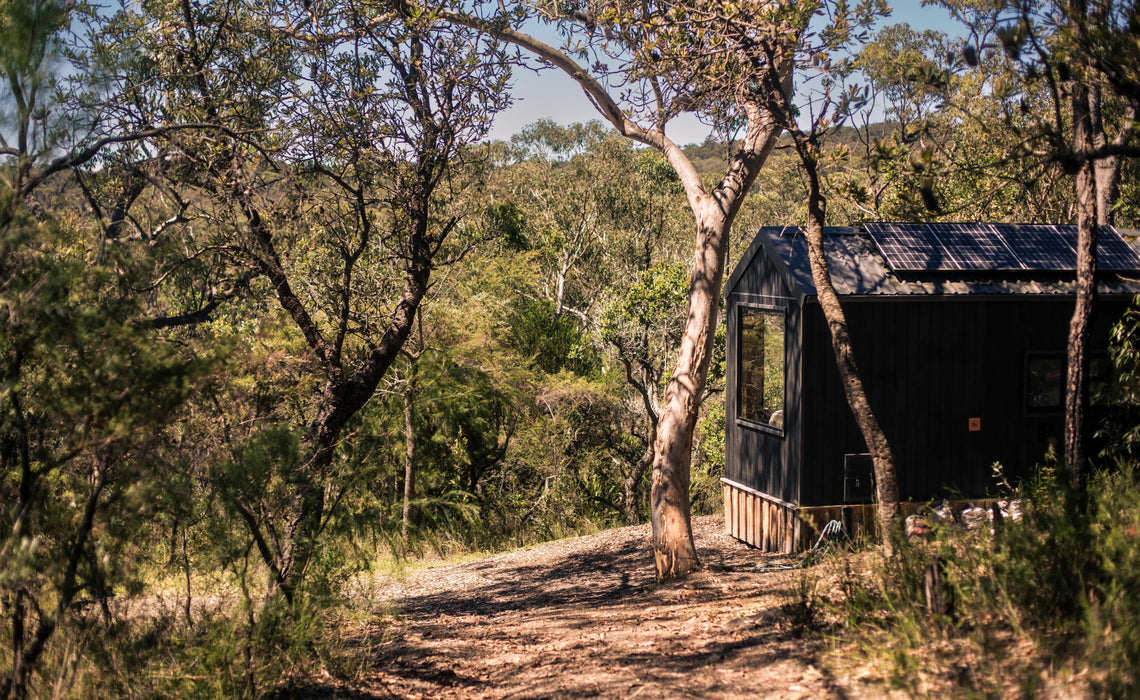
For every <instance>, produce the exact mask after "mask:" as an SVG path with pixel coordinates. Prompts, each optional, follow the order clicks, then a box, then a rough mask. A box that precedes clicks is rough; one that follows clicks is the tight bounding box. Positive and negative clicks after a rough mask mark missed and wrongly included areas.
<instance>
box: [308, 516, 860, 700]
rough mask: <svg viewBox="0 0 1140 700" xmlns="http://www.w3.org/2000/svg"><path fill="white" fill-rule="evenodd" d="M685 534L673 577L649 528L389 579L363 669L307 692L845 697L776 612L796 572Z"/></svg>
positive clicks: (726, 543) (727, 541)
mask: <svg viewBox="0 0 1140 700" xmlns="http://www.w3.org/2000/svg"><path fill="white" fill-rule="evenodd" d="M694 535H695V537H696V541H697V548H698V552H699V554H700V556H701V558H702V561H703V562H704V563H705V565H706V569H705V570H704V571H701V572H699V573H697V574H696V575H694V576H692V577H690V578H688V579H687V580H685V581H683V582H679V583H673V584H666V585H657V584H656V583H654V581H653V577H652V570H653V563H652V556H651V554H650V553H649V551H648V550H647V547H646V544H647V541H648V537H649V529H648V526H639V527H632V528H622V529H618V530H611V531H608V532H604V533H601V534H599V535H596V536H592V537H582V538H577V539H572V540H564V541H560V542H554V543H550V544H546V545H541V546H538V547H532V548H528V549H524V550H519V551H516V552H510V553H507V554H501V555H498V556H493V557H489V558H486V559H480V560H477V561H471V562H467V563H464V564H455V565H449V566H440V567H436V568H432V569H427V570H424V571H420V572H417V573H415V574H413V575H410V576H409V577H407V578H406V579H403V580H400V581H393V582H390V583H388V584H386V585H384V586H383V587H382V588H381V589H380V591H379V596H380V598H381V599H382V600H384V601H387V602H388V603H389V604H391V605H392V606H394V609H395V610H397V616H396V619H395V620H394V621H393V620H391V619H389V620H388V621H387V623H386V624H383V625H381V626H380V627H378V628H377V631H376V635H377V639H374V640H372V643H373V644H376V647H375V650H374V654H375V655H374V657H373V658H374V661H373V662H371V663H369V664H368V665H369V667H370V668H367V669H365V671H364V673H363V674H362V677H361V679H360V680H359V681H358V682H357V683H356V684H355V687H353V688H351V689H348V688H344V687H340V688H338V689H333V688H329V687H327V686H326V687H325V688H323V689H322V691H321V692H320V694H321V695H325V696H326V697H329V696H341V697H383V698H393V697H399V698H584V697H612V698H617V697H621V698H682V697H692V698H738V697H739V698H743V697H770V698H805V697H845V696H846V693H845V692H844V691H843V690H842V689H841V688H840V687H839V685H838V684H837V683H836V682H833V680H832V679H829V678H828V677H827V676H826V675H825V673H823V672H821V670H820V669H821V668H822V666H821V665H820V664H819V662H818V659H817V652H818V648H817V643H813V642H808V641H804V640H802V639H799V638H797V637H796V635H795V634H794V633H793V630H792V625H791V623H790V621H789V615H788V613H787V612H786V611H785V610H783V609H782V608H783V607H784V606H786V605H788V604H790V603H792V602H793V600H794V598H793V597H792V593H791V591H793V590H794V589H795V587H796V586H797V585H798V582H799V580H800V579H799V576H800V574H799V573H798V572H792V571H780V572H772V573H757V572H754V571H750V570H749V569H750V567H752V566H753V565H754V564H756V563H757V562H759V561H763V560H765V559H766V557H765V555H762V554H760V553H758V552H757V551H755V550H752V549H749V548H748V547H746V546H744V545H742V544H740V543H739V542H737V541H736V540H733V539H732V538H730V537H728V536H727V535H725V534H723V525H722V521H721V520H720V519H719V518H717V517H710V518H701V519H698V520H697V521H696V522H695V523H694ZM381 636H382V639H383V640H386V641H380V637H381ZM850 683H851V681H850V680H849V679H843V685H845V686H848V687H850V686H849V684H850ZM864 690H870V688H866V689H864ZM857 694H860V695H862V694H863V693H862V692H859V693H857Z"/></svg>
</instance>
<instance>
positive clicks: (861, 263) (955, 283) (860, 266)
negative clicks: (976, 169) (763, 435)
mask: <svg viewBox="0 0 1140 700" xmlns="http://www.w3.org/2000/svg"><path fill="white" fill-rule="evenodd" d="M880 226H881V225H880ZM975 226H988V225H975ZM1051 228H1054V229H1058V230H1067V229H1072V230H1071V231H1068V232H1069V233H1072V235H1073V237H1074V239H1075V227H1065V226H1056V227H1051ZM1102 230H1103V229H1102ZM1118 233H1119V240H1122V241H1123V242H1124V243H1125V244H1126V245H1127V246H1128V248H1130V249H1131V251H1132V252H1135V253H1136V255H1140V238H1138V234H1140V232H1138V231H1136V230H1133V229H1119V230H1118ZM1101 250H1102V251H1103V246H1101ZM824 251H825V252H826V254H827V259H828V263H829V264H830V267H831V279H832V283H833V284H834V285H835V290H836V292H837V293H838V294H839V295H840V296H848V297H851V296H856V297H858V296H865V297H878V296H900V297H901V296H968V295H983V294H985V295H1007V296H1052V295H1056V296H1064V295H1072V294H1073V293H1074V290H1075V283H1074V275H1073V271H1072V268H1071V267H1069V268H1068V269H1059V268H1058V266H1053V269H1010V268H1011V267H1012V266H1010V265H1003V266H1001V268H1002V269H977V267H975V269H946V268H947V265H945V264H937V263H930V264H927V265H922V264H917V265H916V264H910V265H908V267H910V268H913V269H898V270H896V269H893V268H892V266H891V263H890V262H889V261H888V259H887V258H886V257H885V256H884V255H883V253H882V251H881V250H880V248H879V247H878V246H877V245H876V243H875V240H874V239H873V238H872V236H871V235H870V234H869V233H868V232H867V230H866V227H846V226H843V227H838V226H836V227H831V226H829V227H826V228H825V229H824ZM1126 252H1127V251H1126ZM761 253H763V254H764V255H766V256H768V257H769V258H770V259H772V260H773V261H774V262H776V263H777V267H778V268H779V269H780V272H781V274H782V275H783V276H784V277H785V279H786V281H787V282H788V284H789V285H791V286H792V288H793V289H796V290H798V292H799V293H800V294H803V295H805V296H815V294H816V289H815V284H814V282H812V278H811V269H810V267H809V265H808V252H807V239H806V238H805V237H804V231H803V229H802V228H800V227H798V226H765V227H763V228H761V229H760V231H759V232H758V233H757V235H756V238H755V239H754V240H753V241H752V244H751V245H750V246H749V248H748V250H747V251H746V252H745V254H744V256H743V258H742V259H741V261H740V263H739V264H738V265H737V266H736V269H735V270H734V271H733V273H732V275H731V276H730V277H729V279H728V281H727V283H726V284H725V294H726V295H727V294H729V293H731V292H732V291H733V290H734V289H735V287H736V286H737V284H738V283H739V282H740V279H741V277H742V276H743V275H744V273H745V271H746V270H747V269H748V267H749V265H750V264H751V263H752V260H753V259H754V258H755V256H756V255H759V254H761ZM912 262H913V261H912ZM896 263H897V260H896ZM1116 267H1118V268H1125V269H1114V270H1101V271H1098V273H1097V280H1098V282H1097V287H1098V292H1099V293H1100V294H1102V295H1106V296H1131V295H1134V294H1140V265H1135V266H1131V264H1123V265H1121V264H1117V265H1116ZM919 268H922V269H919Z"/></svg>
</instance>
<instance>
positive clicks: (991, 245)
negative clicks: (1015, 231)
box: [927, 223, 1022, 270]
mask: <svg viewBox="0 0 1140 700" xmlns="http://www.w3.org/2000/svg"><path fill="white" fill-rule="evenodd" d="M927 226H928V227H929V228H930V231H931V233H933V234H934V236H935V237H936V238H937V240H938V243H939V244H940V245H941V246H942V248H943V249H944V250H945V251H946V258H947V260H954V261H957V263H958V265H957V267H942V268H938V269H943V270H944V269H956V270H1020V269H1022V265H1021V261H1020V260H1018V258H1017V256H1016V255H1014V253H1013V251H1012V250H1010V247H1009V245H1008V244H1006V242H1005V239H1004V238H1002V236H1001V235H1000V234H999V233H998V232H997V229H996V228H994V226H993V224H957V223H948V224H927Z"/></svg>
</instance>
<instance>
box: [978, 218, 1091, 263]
mask: <svg viewBox="0 0 1140 700" xmlns="http://www.w3.org/2000/svg"><path fill="white" fill-rule="evenodd" d="M994 228H995V229H997V232H998V234H999V235H1001V236H1002V237H1003V238H1005V241H1006V243H1008V244H1009V247H1010V249H1011V250H1013V251H1016V253H1017V257H1018V258H1019V259H1020V260H1021V262H1022V264H1023V265H1025V267H1026V269H1029V270H1072V269H1075V268H1076V266H1077V254H1076V244H1077V231H1076V228H1075V227H1072V226H1057V225H1054V224H995V225H994Z"/></svg>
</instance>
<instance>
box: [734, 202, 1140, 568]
mask: <svg viewBox="0 0 1140 700" xmlns="http://www.w3.org/2000/svg"><path fill="white" fill-rule="evenodd" d="M1075 242H1076V232H1075V228H1074V227H1072V226H1057V225H1038V224H1033V225H1028V224H1026V225H1012V224H985V223H983V224H959V223H952V224H867V225H866V226H865V227H864V228H861V229H857V228H829V229H827V230H826V232H825V240H824V249H825V251H826V253H827V257H828V262H829V265H830V267H831V274H832V278H833V282H834V284H835V287H836V291H837V292H838V293H839V295H840V298H841V301H842V303H843V305H844V308H845V310H846V313H847V320H848V324H849V327H850V331H851V337H852V341H853V343H854V346H855V353H856V357H855V360H856V363H857V364H858V366H859V370H860V373H861V375H862V378H863V382H864V384H865V386H866V390H867V394H868V398H869V399H870V401H871V404H872V407H873V408H874V410H875V411H876V414H877V416H878V417H879V420H880V423H881V424H882V425H883V428H884V430H885V431H886V433H887V437H888V438H889V439H890V440H891V444H892V446H893V447H894V449H895V452H896V457H897V467H898V471H899V488H900V493H901V495H902V497H903V499H904V500H905V501H908V502H910V504H909V505H908V506H907V508H908V509H913V508H914V507H915V506H914V504H915V503H920V502H925V501H928V500H932V499H941V498H950V499H955V498H965V499H970V498H981V497H985V496H986V495H989V494H992V493H993V492H994V489H995V487H996V485H997V484H996V481H995V474H994V469H993V467H994V464H995V463H1000V465H1001V469H1002V475H1003V476H1004V477H1005V478H1006V479H1008V480H1010V481H1011V482H1013V481H1016V480H1017V479H1019V478H1021V477H1024V476H1026V475H1028V474H1030V473H1031V470H1032V469H1033V467H1034V465H1036V464H1038V463H1040V462H1041V461H1042V459H1043V458H1044V456H1045V454H1046V452H1047V451H1049V450H1059V449H1060V448H1061V445H1062V441H1061V438H1062V418H1063V415H1062V414H1063V410H1062V406H1061V402H1062V400H1063V382H1064V374H1065V368H1064V362H1065V346H1066V339H1067V333H1068V323H1069V318H1070V317H1071V315H1072V312H1073V286H1074V284H1073V278H1074V274H1073V264H1074V263H1073V261H1074V260H1075V253H1074V252H1073V251H1074V248H1075ZM1098 247H1099V249H1098V253H1099V255H1100V257H1101V259H1102V261H1103V265H1102V267H1101V270H1100V271H1099V272H1098V290H1099V293H1100V301H1099V303H1098V306H1097V309H1096V313H1095V315H1094V319H1093V325H1094V327H1093V336H1092V337H1093V339H1092V346H1091V351H1092V352H1091V356H1092V358H1093V359H1092V367H1091V372H1090V374H1091V376H1092V386H1091V390H1092V395H1093V405H1092V406H1091V408H1090V420H1089V424H1090V431H1093V430H1095V428H1096V425H1097V423H1098V419H1099V418H1100V417H1103V416H1104V415H1105V414H1106V413H1107V411H1109V410H1110V408H1111V401H1112V391H1111V389H1112V384H1111V371H1110V369H1109V364H1108V354H1107V350H1108V337H1109V333H1110V329H1111V327H1112V324H1113V323H1114V322H1115V321H1116V320H1117V319H1118V318H1119V317H1120V315H1121V314H1122V313H1123V311H1124V310H1125V309H1126V308H1127V306H1128V304H1129V302H1130V299H1131V298H1132V297H1133V296H1134V295H1136V294H1140V254H1138V252H1137V249H1138V247H1140V243H1138V242H1137V238H1136V232H1135V231H1129V230H1122V231H1117V230H1115V229H1112V228H1108V227H1102V228H1101V229H1100V231H1099V243H1098ZM725 296H726V307H727V324H728V348H727V351H728V358H727V359H728V367H727V390H726V394H725V409H726V421H727V422H726V426H725V437H726V441H725V449H726V453H727V454H726V455H725V479H724V482H725V513H726V520H727V523H728V528H729V531H730V532H731V533H732V534H733V535H734V536H736V537H739V538H740V539H743V540H745V541H747V542H749V543H750V544H753V545H755V546H758V547H763V548H765V549H769V550H775V551H791V550H792V549H794V548H798V547H801V546H803V545H804V544H807V543H809V540H810V539H811V538H812V537H813V536H814V533H815V531H816V528H817V527H820V526H822V525H823V524H824V523H826V522H827V520H830V519H832V518H840V517H846V518H847V519H848V521H849V524H851V525H855V526H856V527H858V526H859V525H860V523H863V524H864V525H869V524H870V523H871V522H873V516H872V515H871V514H870V510H869V506H868V505H867V503H868V501H869V500H870V495H871V494H872V493H873V490H872V489H871V488H870V484H869V479H870V475H869V472H868V470H867V467H866V458H865V457H863V456H862V455H863V454H864V453H866V451H867V450H866V446H865V445H864V443H863V439H862V436H861V435H860V433H859V431H858V429H857V428H856V425H855V422H854V419H853V418H852V417H851V414H850V410H849V409H848V407H847V402H846V399H845V397H844V394H843V389H842V386H841V384H840V380H839V374H838V371H837V370H836V366H835V359H834V357H833V356H832V350H831V342H830V336H829V333H828V330H827V325H826V323H825V322H824V319H823V313H822V310H821V309H820V307H819V304H818V302H817V301H816V298H815V286H814V284H813V283H812V278H811V271H810V268H809V266H808V261H807V245H806V241H805V240H804V238H803V235H802V233H801V231H800V230H799V229H798V228H794V227H770V228H764V229H761V231H760V232H759V234H758V235H757V236H756V238H755V240H754V241H753V242H752V244H751V246H750V247H749V248H748V250H747V251H746V252H745V254H744V256H743V258H742V260H741V262H740V264H739V265H738V266H737V268H736V270H735V271H734V272H733V274H732V275H731V276H730V278H729V280H728V282H727V283H726V285H725ZM781 324H782V327H781ZM781 349H782V355H781ZM1094 447H1095V446H1094Z"/></svg>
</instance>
